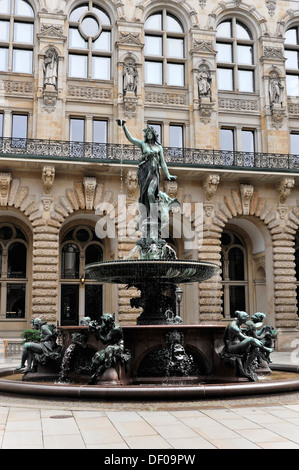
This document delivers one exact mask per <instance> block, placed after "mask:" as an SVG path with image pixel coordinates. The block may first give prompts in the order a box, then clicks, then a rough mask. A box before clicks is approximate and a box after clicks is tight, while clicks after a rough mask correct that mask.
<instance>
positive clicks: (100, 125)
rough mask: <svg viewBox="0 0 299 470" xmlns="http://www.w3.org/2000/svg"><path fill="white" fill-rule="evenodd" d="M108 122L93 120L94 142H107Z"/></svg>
mask: <svg viewBox="0 0 299 470" xmlns="http://www.w3.org/2000/svg"><path fill="white" fill-rule="evenodd" d="M107 136H108V123H107V121H99V120H97V119H94V121H93V142H94V143H97V144H107Z"/></svg>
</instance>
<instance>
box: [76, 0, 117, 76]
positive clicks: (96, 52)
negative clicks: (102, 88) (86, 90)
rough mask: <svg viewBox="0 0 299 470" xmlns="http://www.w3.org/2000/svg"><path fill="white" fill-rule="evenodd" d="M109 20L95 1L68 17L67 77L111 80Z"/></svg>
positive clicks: (79, 7) (78, 8) (110, 27)
mask: <svg viewBox="0 0 299 470" xmlns="http://www.w3.org/2000/svg"><path fill="white" fill-rule="evenodd" d="M111 30H112V26H111V20H110V18H109V16H108V14H107V13H106V12H105V11H104V10H103V9H102V8H100V7H99V6H97V5H96V3H95V2H93V1H91V0H90V1H89V2H86V3H83V4H81V5H79V6H77V7H76V8H75V9H74V10H73V11H72V12H71V14H70V17H69V77H74V78H90V79H97V80H110V78H111Z"/></svg>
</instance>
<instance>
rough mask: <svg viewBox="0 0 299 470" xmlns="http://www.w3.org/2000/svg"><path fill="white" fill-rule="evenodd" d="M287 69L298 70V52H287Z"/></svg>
mask: <svg viewBox="0 0 299 470" xmlns="http://www.w3.org/2000/svg"><path fill="white" fill-rule="evenodd" d="M284 54H285V58H286V59H287V60H286V68H287V69H298V52H297V51H285V53H284Z"/></svg>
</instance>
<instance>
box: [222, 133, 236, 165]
mask: <svg viewBox="0 0 299 470" xmlns="http://www.w3.org/2000/svg"><path fill="white" fill-rule="evenodd" d="M220 138H221V150H222V156H223V164H224V165H228V166H231V165H233V162H234V150H235V132H234V129H221V131H220Z"/></svg>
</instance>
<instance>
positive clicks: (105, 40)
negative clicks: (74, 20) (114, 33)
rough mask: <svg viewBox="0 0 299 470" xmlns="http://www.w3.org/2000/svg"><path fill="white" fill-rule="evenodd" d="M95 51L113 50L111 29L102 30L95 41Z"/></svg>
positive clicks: (93, 46)
mask: <svg viewBox="0 0 299 470" xmlns="http://www.w3.org/2000/svg"><path fill="white" fill-rule="evenodd" d="M92 48H93V50H94V51H105V52H110V51H111V33H110V31H102V32H101V34H100V36H99V38H98V39H97V40H96V41H94V42H93V45H92Z"/></svg>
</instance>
